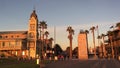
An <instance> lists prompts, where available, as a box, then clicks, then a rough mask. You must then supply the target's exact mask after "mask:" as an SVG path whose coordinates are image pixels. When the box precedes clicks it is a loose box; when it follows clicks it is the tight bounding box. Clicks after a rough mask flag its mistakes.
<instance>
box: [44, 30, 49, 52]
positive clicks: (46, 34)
mask: <svg viewBox="0 0 120 68" xmlns="http://www.w3.org/2000/svg"><path fill="white" fill-rule="evenodd" d="M48 35H49V32H48V31H46V32H45V36H46V41H45V44H46V47H45V48H46V49H45V50H46V51H47V41H48Z"/></svg>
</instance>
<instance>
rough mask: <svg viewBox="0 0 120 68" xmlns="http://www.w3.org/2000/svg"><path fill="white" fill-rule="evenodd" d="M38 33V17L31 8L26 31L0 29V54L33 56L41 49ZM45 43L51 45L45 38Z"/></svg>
mask: <svg viewBox="0 0 120 68" xmlns="http://www.w3.org/2000/svg"><path fill="white" fill-rule="evenodd" d="M38 35H39V33H38V17H37V14H36V12H35V10H33V12H32V13H31V15H30V19H29V23H28V31H0V55H2V54H4V55H6V56H16V57H31V58H35V57H36V54H40V49H41V47H40V46H41V40H40V39H39V38H38ZM47 44H50V46H51V45H52V42H49V40H47ZM51 47H52V46H51Z"/></svg>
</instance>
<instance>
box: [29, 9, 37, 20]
mask: <svg viewBox="0 0 120 68" xmlns="http://www.w3.org/2000/svg"><path fill="white" fill-rule="evenodd" d="M31 17H35V19H37V14H36V11H35V9H34V10H33V12H32V13H31V16H30V18H31Z"/></svg>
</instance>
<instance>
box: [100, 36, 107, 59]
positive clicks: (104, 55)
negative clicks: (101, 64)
mask: <svg viewBox="0 0 120 68" xmlns="http://www.w3.org/2000/svg"><path fill="white" fill-rule="evenodd" d="M104 37H105V34H101V38H102V39H103V57H106V50H105V43H104V41H105V40H104Z"/></svg>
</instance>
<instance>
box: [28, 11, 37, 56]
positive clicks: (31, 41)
mask: <svg viewBox="0 0 120 68" xmlns="http://www.w3.org/2000/svg"><path fill="white" fill-rule="evenodd" d="M37 40H38V17H37V14H36V12H35V10H33V12H32V13H31V15H30V19H29V24H28V43H27V44H28V45H27V46H28V56H29V57H32V58H35V57H36V45H37Z"/></svg>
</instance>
